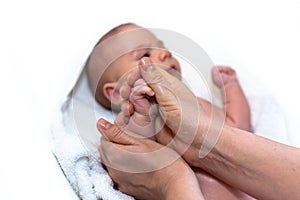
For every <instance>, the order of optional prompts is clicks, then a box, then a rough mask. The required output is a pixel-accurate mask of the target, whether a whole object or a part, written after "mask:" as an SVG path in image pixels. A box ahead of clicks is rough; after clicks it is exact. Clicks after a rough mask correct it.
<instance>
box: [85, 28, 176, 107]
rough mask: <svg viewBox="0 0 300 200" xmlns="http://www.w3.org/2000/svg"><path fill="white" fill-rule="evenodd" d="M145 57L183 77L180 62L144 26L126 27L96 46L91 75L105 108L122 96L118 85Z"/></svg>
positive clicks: (89, 71) (91, 60) (92, 86)
mask: <svg viewBox="0 0 300 200" xmlns="http://www.w3.org/2000/svg"><path fill="white" fill-rule="evenodd" d="M143 57H149V59H150V60H151V62H152V63H153V64H155V65H156V66H158V67H161V68H162V69H163V70H165V71H167V72H168V73H170V74H172V75H174V76H176V77H178V78H180V74H181V69H180V65H179V62H178V61H177V59H176V58H174V57H173V56H172V54H171V52H169V51H168V50H167V49H166V48H165V47H164V45H163V42H162V41H160V40H159V39H157V38H156V37H155V35H153V34H152V33H151V32H150V31H148V30H147V29H144V28H142V27H139V26H136V25H129V26H126V27H122V29H121V30H120V31H119V32H118V33H117V34H115V35H112V36H110V37H109V38H107V39H105V40H104V41H103V42H102V43H100V44H99V45H97V46H96V47H95V49H94V50H93V53H92V54H91V56H90V64H89V68H88V74H89V79H90V86H91V88H92V91H96V93H95V96H96V99H97V100H98V101H99V102H100V103H101V104H102V105H104V106H105V107H107V108H110V107H111V106H110V105H111V103H112V95H113V94H115V93H118V91H116V88H118V87H117V82H118V81H119V79H121V78H122V77H123V76H124V75H125V74H126V73H127V72H129V71H131V70H132V69H134V68H137V67H138V63H139V61H140V60H141V59H142V58H143ZM104 70H105V72H104ZM99 77H101V78H100V80H99ZM98 80H99V84H98V85H97V83H98Z"/></svg>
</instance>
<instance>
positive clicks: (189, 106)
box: [131, 58, 224, 166]
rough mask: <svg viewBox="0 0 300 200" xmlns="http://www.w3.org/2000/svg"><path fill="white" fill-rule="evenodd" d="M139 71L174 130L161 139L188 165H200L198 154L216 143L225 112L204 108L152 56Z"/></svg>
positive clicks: (165, 118)
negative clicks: (180, 155)
mask: <svg viewBox="0 0 300 200" xmlns="http://www.w3.org/2000/svg"><path fill="white" fill-rule="evenodd" d="M140 74H141V76H142V78H143V79H144V80H145V81H146V82H147V84H148V85H149V86H150V87H151V88H152V90H153V91H154V92H155V98H156V100H157V102H158V104H159V111H160V115H161V116H162V118H163V119H164V121H165V123H166V125H167V126H168V127H169V128H170V129H171V130H172V131H171V132H169V133H172V134H166V133H164V134H158V135H157V138H158V141H159V142H160V143H162V144H168V146H171V147H172V148H173V149H175V150H176V151H177V152H178V153H179V154H182V155H183V157H184V158H185V160H186V161H187V162H188V163H189V164H191V165H193V166H197V162H199V157H204V156H205V155H207V154H208V153H209V152H210V150H211V149H212V148H213V146H214V145H215V143H216V142H217V139H218V136H219V133H220V130H221V129H222V127H223V125H224V115H217V113H218V112H217V111H215V110H213V109H215V107H212V110H210V111H209V112H207V111H204V109H203V108H202V106H201V105H200V104H199V102H198V99H197V97H196V96H195V95H194V94H193V93H192V92H191V91H190V90H189V88H188V87H186V85H185V84H184V83H183V82H181V81H180V80H179V79H178V78H176V77H175V76H172V75H171V74H169V73H168V72H166V71H165V70H163V69H162V68H160V67H159V65H156V64H155V63H152V62H151V60H150V59H149V58H143V62H141V63H140ZM132 77H137V76H136V75H132ZM131 79H132V78H131ZM212 124H213V126H212Z"/></svg>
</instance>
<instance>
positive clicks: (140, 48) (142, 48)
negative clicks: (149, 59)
mask: <svg viewBox="0 0 300 200" xmlns="http://www.w3.org/2000/svg"><path fill="white" fill-rule="evenodd" d="M151 48H162V49H165V48H166V47H165V45H164V42H163V41H161V40H158V41H157V42H156V45H152V44H140V45H138V46H136V47H135V48H134V49H133V50H132V51H130V54H131V55H133V54H135V53H137V52H140V51H145V50H149V49H151Z"/></svg>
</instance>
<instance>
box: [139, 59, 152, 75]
mask: <svg viewBox="0 0 300 200" xmlns="http://www.w3.org/2000/svg"><path fill="white" fill-rule="evenodd" d="M141 63H142V65H141V67H142V69H143V70H144V71H146V72H147V71H150V70H152V69H153V66H152V64H151V63H150V62H149V61H148V60H145V59H144V58H142V59H141Z"/></svg>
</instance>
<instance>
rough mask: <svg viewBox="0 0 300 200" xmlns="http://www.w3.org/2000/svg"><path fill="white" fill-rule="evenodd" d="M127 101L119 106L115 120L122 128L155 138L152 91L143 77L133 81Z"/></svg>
mask: <svg viewBox="0 0 300 200" xmlns="http://www.w3.org/2000/svg"><path fill="white" fill-rule="evenodd" d="M130 91H131V92H130V94H129V97H128V98H129V99H128V100H129V103H128V102H125V103H123V105H122V106H121V112H120V113H119V114H118V116H117V118H116V120H115V122H116V123H117V124H118V125H120V126H122V127H123V128H125V129H127V130H129V131H131V132H134V133H138V134H139V135H141V136H143V137H147V138H152V139H155V138H154V137H153V136H154V135H155V134H156V130H155V120H156V117H157V115H158V111H157V107H156V106H155V105H153V103H152V102H153V101H154V92H153V90H152V89H151V88H150V87H149V86H148V85H147V84H146V82H145V81H144V80H143V79H138V80H136V81H135V82H134V84H133V86H132V88H131V89H130Z"/></svg>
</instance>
